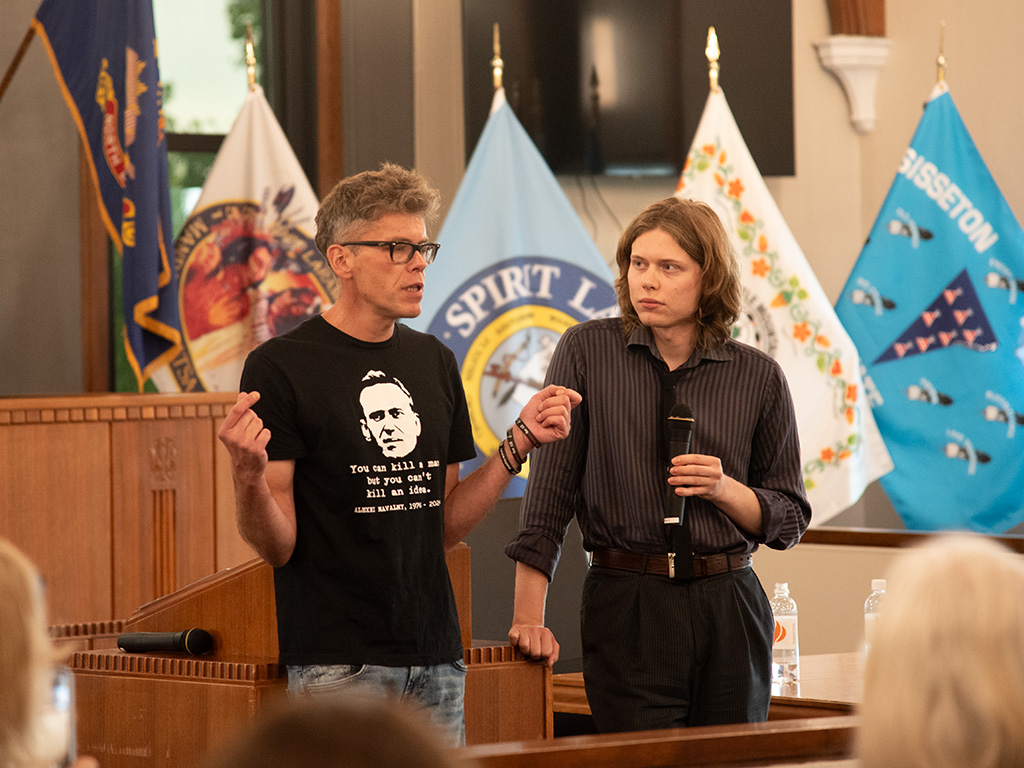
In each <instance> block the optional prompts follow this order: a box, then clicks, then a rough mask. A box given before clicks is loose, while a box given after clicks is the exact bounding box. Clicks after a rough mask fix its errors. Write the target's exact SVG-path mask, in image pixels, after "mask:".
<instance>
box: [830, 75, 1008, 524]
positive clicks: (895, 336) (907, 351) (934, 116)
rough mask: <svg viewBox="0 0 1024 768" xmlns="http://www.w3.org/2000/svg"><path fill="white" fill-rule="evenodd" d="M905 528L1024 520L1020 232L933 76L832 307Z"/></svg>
mask: <svg viewBox="0 0 1024 768" xmlns="http://www.w3.org/2000/svg"><path fill="white" fill-rule="evenodd" d="M836 311H837V314H838V315H839V318H840V319H841V320H842V322H843V324H844V325H845V327H846V329H847V331H848V332H849V334H850V336H851V337H852V338H853V340H854V342H855V343H856V345H857V347H858V349H859V350H860V352H861V358H862V359H863V360H864V361H865V363H866V366H867V376H866V378H865V384H866V386H867V387H868V388H869V396H870V397H871V398H872V403H873V409H874V414H875V420H876V421H877V422H878V427H879V429H880V430H881V433H882V437H883V438H884V439H885V442H886V445H887V447H888V449H889V453H890V454H891V455H892V458H893V461H894V463H895V465H896V468H895V469H894V470H893V471H892V472H890V473H889V474H888V475H886V476H885V477H883V478H882V479H881V483H882V486H883V488H884V489H885V491H886V493H887V494H888V495H889V499H890V500H891V501H892V503H893V506H894V507H895V508H896V510H897V512H899V514H900V516H901V517H902V518H903V521H904V522H905V523H906V525H907V527H908V528H911V529H920V530H937V529H951V528H956V529H971V530H976V531H981V532H985V533H1001V532H1004V531H1006V530H1007V529H1009V528H1011V527H1013V526H1015V525H1017V524H1018V523H1020V522H1021V521H1024V360H1022V359H1021V357H1019V350H1020V344H1021V322H1022V318H1024V232H1022V231H1021V228H1020V225H1019V224H1018V223H1017V220H1016V218H1014V215H1013V213H1012V212H1011V210H1010V208H1009V206H1008V205H1007V204H1006V201H1005V200H1004V199H1003V196H1002V194H1001V193H1000V191H999V188H998V187H997V186H996V183H995V181H994V180H993V179H992V176H991V174H989V172H988V169H987V168H986V167H985V163H984V161H983V160H982V159H981V155H980V154H979V153H978V150H977V148H976V147H975V146H974V142H973V141H972V140H971V137H970V134H968V132H967V129H966V128H965V126H964V124H963V121H962V120H961V119H960V115H959V113H958V112H957V109H956V106H955V105H954V104H953V98H952V96H950V94H949V93H948V91H947V90H946V88H945V86H944V85H941V84H940V85H939V86H937V87H936V90H935V92H934V93H933V94H932V98H931V99H930V100H929V102H928V104H927V106H926V107H925V111H924V116H923V117H922V118H921V122H920V124H919V125H918V128H917V132H916V133H915V134H914V138H913V140H912V141H911V143H910V147H909V148H908V149H907V151H906V154H905V155H904V156H903V160H902V162H901V163H900V166H899V170H898V172H897V174H896V180H895V181H894V182H893V185H892V187H891V189H890V190H889V194H888V196H887V197H886V199H885V203H884V204H883V206H882V210H881V212H880V213H879V216H878V218H877V220H876V221H875V224H874V227H872V229H871V234H870V237H869V238H868V242H867V243H866V244H865V246H864V249H863V251H862V252H861V254H860V258H859V259H858V261H857V263H856V265H855V266H854V269H853V272H852V273H851V275H850V278H849V280H848V281H847V283H846V287H845V288H844V289H843V293H842V295H841V296H840V299H839V302H838V304H837V306H836Z"/></svg>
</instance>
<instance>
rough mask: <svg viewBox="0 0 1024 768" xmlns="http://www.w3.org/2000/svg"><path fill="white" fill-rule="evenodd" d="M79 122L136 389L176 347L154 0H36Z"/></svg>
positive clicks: (36, 26)
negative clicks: (117, 280) (116, 279)
mask: <svg viewBox="0 0 1024 768" xmlns="http://www.w3.org/2000/svg"><path fill="white" fill-rule="evenodd" d="M32 28H33V30H34V31H35V33H36V34H37V35H38V36H39V38H40V39H41V40H42V41H43V45H44V46H45V48H46V52H47V55H48V56H49V58H50V62H51V64H52V65H53V70H54V74H55V75H56V77H57V81H58V83H59V84H60V86H61V90H62V92H63V94H64V99H65V101H66V102H67V105H68V108H69V109H70V110H71V115H72V117H73V119H74V121H75V124H76V125H77V127H78V131H79V133H80V135H81V138H82V145H83V147H84V150H85V154H86V155H87V157H88V164H89V170H90V175H91V176H92V183H93V186H94V188H95V191H96V194H97V197H98V199H99V202H100V215H101V216H102V218H103V223H104V225H105V227H106V229H107V232H108V234H109V235H110V239H111V240H112V241H113V243H114V246H115V247H116V248H117V251H118V252H119V254H120V256H121V275H122V286H123V308H124V321H125V339H124V342H125V352H126V354H127V357H128V362H129V364H130V365H131V367H132V370H133V371H134V373H135V377H136V380H137V383H138V385H139V390H140V391H141V390H142V387H143V384H144V383H145V381H146V380H147V379H148V378H149V376H150V374H151V373H152V371H153V370H155V369H156V368H158V367H160V366H162V365H164V364H166V363H167V361H169V360H170V359H171V358H173V357H174V356H175V355H176V354H177V353H178V351H179V349H180V348H181V333H180V326H179V322H178V300H177V290H178V285H177V281H176V279H175V274H174V263H173V259H172V258H171V238H172V236H173V234H174V233H173V232H172V231H171V207H170V187H169V186H168V175H167V142H166V137H165V134H164V117H163V103H162V99H163V94H162V85H161V82H160V72H159V68H158V65H157V44H156V30H155V27H154V24H153V5H152V0H104V1H103V2H98V0H43V3H42V4H41V5H40V6H39V10H38V11H36V15H35V18H34V19H33V20H32Z"/></svg>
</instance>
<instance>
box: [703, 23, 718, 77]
mask: <svg viewBox="0 0 1024 768" xmlns="http://www.w3.org/2000/svg"><path fill="white" fill-rule="evenodd" d="M720 53H721V51H719V50H718V35H716V34H715V28H714V27H708V45H707V48H705V49H704V55H705V56H707V57H708V79H709V80H710V81H711V91H712V93H717V91H718V70H719V67H718V56H719V54H720Z"/></svg>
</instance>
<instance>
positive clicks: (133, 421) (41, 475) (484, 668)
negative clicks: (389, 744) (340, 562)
mask: <svg viewBox="0 0 1024 768" xmlns="http://www.w3.org/2000/svg"><path fill="white" fill-rule="evenodd" d="M235 397H236V395H235V394H234V393H200V394H187V395H186V394H181V395H149V394H137V395H136V394H109V395H72V396H55V397H28V398H0V476H2V477H3V478H4V482H3V483H0V536H4V537H6V538H8V539H10V540H11V541H12V542H14V544H16V545H17V546H18V547H19V548H20V549H21V550H22V551H24V552H25V554H27V555H28V556H29V557H30V558H31V559H32V560H33V562H35V564H36V565H37V566H38V568H39V570H40V572H41V573H42V575H43V578H44V579H45V581H46V588H47V603H48V608H49V611H50V617H51V618H50V621H51V623H52V624H53V625H55V626H52V627H51V636H52V637H53V638H54V640H55V641H56V642H57V643H58V644H60V646H61V647H62V649H63V650H64V651H66V652H68V653H71V654H72V658H71V662H72V665H73V668H74V670H75V677H76V682H77V684H78V685H77V688H78V690H77V701H78V708H77V711H78V726H79V727H78V736H79V747H80V751H81V752H82V753H83V754H91V755H95V756H96V757H98V758H99V760H100V764H101V765H102V766H103V768H119V767H120V766H138V767H139V768H143V766H145V768H150V767H151V766H157V765H160V766H163V765H167V766H170V765H174V766H185V767H187V766H191V765H194V764H195V763H196V762H197V760H198V759H199V758H200V757H201V756H202V755H203V754H205V752H206V750H207V749H208V748H209V747H211V746H213V745H215V744H216V743H218V742H219V741H220V740H221V739H223V738H224V737H225V736H226V735H227V734H228V733H230V731H231V730H232V729H233V728H235V727H237V726H238V725H240V724H241V723H244V722H247V721H249V720H252V719H253V718H255V717H256V716H257V715H258V713H259V712H260V711H261V709H262V708H263V707H265V706H266V705H267V704H268V703H270V702H272V701H273V700H275V699H277V698H280V697H282V696H283V695H284V690H285V687H286V680H285V677H284V673H283V671H282V669H281V668H280V667H279V666H278V664H277V659H278V652H277V624H276V616H275V611H274V592H273V574H272V571H271V569H270V567H269V566H266V565H264V564H263V563H262V562H261V561H259V560H253V559H252V558H253V554H254V553H253V552H252V550H251V549H249V547H248V546H247V545H246V544H245V542H243V541H242V539H241V537H240V536H239V535H238V533H237V531H236V528H235V516H234V492H233V488H232V483H231V471H230V460H229V457H228V455H227V451H226V450H225V449H224V447H223V446H222V445H221V444H220V442H219V441H218V440H217V429H218V427H219V426H220V423H221V421H222V420H223V418H224V414H225V413H226V412H227V409H228V408H230V407H231V404H232V403H233V402H234V401H235ZM448 567H449V572H450V573H451V576H452V586H453V588H454V590H455V600H456V603H457V605H458V609H459V622H460V625H461V630H462V643H463V646H464V648H465V659H466V663H467V664H468V665H469V676H468V678H467V680H466V739H467V741H468V742H469V743H471V744H482V743H487V742H495V741H505V740H513V739H535V738H548V737H550V736H551V735H552V731H553V725H552V722H553V721H552V698H551V697H552V693H551V672H550V669H549V668H548V667H546V666H544V665H538V664H534V663H531V662H528V661H527V660H525V659H523V658H522V657H521V656H518V655H517V654H516V653H515V652H514V651H513V649H512V648H511V647H510V646H509V645H507V644H506V643H489V642H480V641H476V642H474V641H473V640H472V630H471V628H472V616H471V614H470V606H471V600H470V571H469V549H468V547H466V546H465V545H463V546H460V547H458V548H456V549H455V550H453V551H452V552H451V553H450V554H449V557H448ZM211 574H212V575H211ZM139 606H142V607H141V608H139ZM125 617H128V618H125ZM190 627H201V628H203V629H206V630H207V631H210V632H211V633H212V634H213V636H214V639H215V642H216V646H215V649H214V651H213V652H212V653H210V654H206V655H204V656H201V657H196V658H192V657H189V656H185V655H182V654H127V653H122V652H120V651H118V650H117V648H116V639H117V635H118V634H120V633H121V632H125V631H158V632H165V631H166V632H174V631H179V630H182V629H188V628H190Z"/></svg>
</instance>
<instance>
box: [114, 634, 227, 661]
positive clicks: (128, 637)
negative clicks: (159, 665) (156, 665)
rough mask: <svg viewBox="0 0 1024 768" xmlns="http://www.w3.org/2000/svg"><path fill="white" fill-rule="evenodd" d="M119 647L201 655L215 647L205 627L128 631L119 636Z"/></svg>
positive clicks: (128, 649)
mask: <svg viewBox="0 0 1024 768" xmlns="http://www.w3.org/2000/svg"><path fill="white" fill-rule="evenodd" d="M117 647H118V648H120V649H121V650H122V651H128V652H129V653H149V652H152V651H157V652H161V653H167V652H171V653H189V654H191V655H193V656H199V655H200V654H203V653H206V652H207V651H208V650H210V649H211V648H213V637H212V636H211V635H210V633H209V632H207V631H206V630H205V629H196V628H195V627H193V628H192V629H183V630H181V631H180V632H126V633H124V634H123V635H118V637H117Z"/></svg>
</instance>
